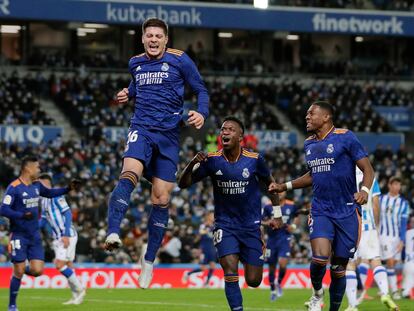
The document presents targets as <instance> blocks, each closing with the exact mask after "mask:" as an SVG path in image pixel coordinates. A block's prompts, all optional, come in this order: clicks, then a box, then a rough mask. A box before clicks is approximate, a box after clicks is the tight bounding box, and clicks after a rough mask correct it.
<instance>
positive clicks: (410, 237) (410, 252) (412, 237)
mask: <svg viewBox="0 0 414 311" xmlns="http://www.w3.org/2000/svg"><path fill="white" fill-rule="evenodd" d="M405 262H414V228H412V229H410V230H407V233H406V235H405Z"/></svg>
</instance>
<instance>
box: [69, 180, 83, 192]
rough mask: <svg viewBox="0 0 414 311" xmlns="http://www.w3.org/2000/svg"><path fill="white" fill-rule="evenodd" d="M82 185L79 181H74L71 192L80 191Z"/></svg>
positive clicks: (71, 184) (70, 186)
mask: <svg viewBox="0 0 414 311" xmlns="http://www.w3.org/2000/svg"><path fill="white" fill-rule="evenodd" d="M81 185H82V182H81V181H80V180H79V179H72V180H71V181H70V183H69V186H68V187H69V190H70V191H72V190H75V191H79V190H80V187H81Z"/></svg>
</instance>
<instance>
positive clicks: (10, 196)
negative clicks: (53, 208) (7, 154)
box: [0, 156, 80, 311]
mask: <svg viewBox="0 0 414 311" xmlns="http://www.w3.org/2000/svg"><path fill="white" fill-rule="evenodd" d="M39 173H40V167H39V162H38V159H37V158H36V157H34V156H27V157H25V158H23V159H22V164H21V171H20V176H19V178H17V179H16V180H15V181H13V182H12V183H10V185H9V186H8V187H7V189H6V192H5V194H4V198H3V201H2V204H1V206H0V215H2V216H4V217H7V218H9V220H10V232H11V237H10V246H11V260H12V262H13V277H12V278H11V280H10V299H9V311H16V310H17V306H16V298H17V294H18V292H19V288H20V283H21V279H22V277H23V274H24V273H26V274H28V275H31V276H39V275H41V274H42V272H43V265H44V250H43V246H42V240H41V237H40V229H39V199H40V198H39V196H43V197H47V198H53V197H57V196H61V195H63V194H66V193H68V192H69V191H70V190H78V189H79V186H80V182H79V181H77V180H72V181H71V182H70V184H69V186H68V187H65V188H55V189H53V188H52V189H49V188H46V187H44V186H43V185H42V184H41V183H40V182H38V181H36V179H37V178H38V176H39ZM26 259H27V260H28V261H29V266H27V267H26Z"/></svg>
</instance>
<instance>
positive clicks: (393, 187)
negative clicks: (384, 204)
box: [388, 181, 401, 195]
mask: <svg viewBox="0 0 414 311" xmlns="http://www.w3.org/2000/svg"><path fill="white" fill-rule="evenodd" d="M388 191H389V192H390V193H391V194H393V195H397V194H399V193H400V191H401V183H400V182H399V181H394V182H392V183H390V184H388Z"/></svg>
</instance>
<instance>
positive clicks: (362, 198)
mask: <svg viewBox="0 0 414 311" xmlns="http://www.w3.org/2000/svg"><path fill="white" fill-rule="evenodd" d="M354 199H355V202H357V203H358V204H359V205H364V204H366V203H367V202H368V193H366V192H365V191H360V192H357V193H355V194H354Z"/></svg>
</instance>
